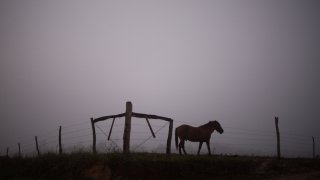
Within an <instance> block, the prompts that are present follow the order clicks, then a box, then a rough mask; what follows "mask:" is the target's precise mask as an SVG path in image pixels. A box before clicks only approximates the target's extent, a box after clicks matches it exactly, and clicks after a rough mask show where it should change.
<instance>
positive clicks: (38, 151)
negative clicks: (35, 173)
mask: <svg viewBox="0 0 320 180" xmlns="http://www.w3.org/2000/svg"><path fill="white" fill-rule="evenodd" d="M34 139H35V141H36V149H37V153H38V157H40V150H39V146H38V137H37V136H35V137H34Z"/></svg>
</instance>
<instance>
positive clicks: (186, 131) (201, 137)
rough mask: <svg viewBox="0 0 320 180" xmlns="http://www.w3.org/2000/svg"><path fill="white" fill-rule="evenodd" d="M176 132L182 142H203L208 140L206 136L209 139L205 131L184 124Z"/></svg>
mask: <svg viewBox="0 0 320 180" xmlns="http://www.w3.org/2000/svg"><path fill="white" fill-rule="evenodd" d="M176 131H177V135H178V137H179V138H181V139H183V140H189V141H205V140H207V139H208V136H209V137H210V135H209V134H208V133H207V131H206V130H204V129H202V128H199V127H193V126H189V125H186V124H183V125H181V126H179V127H177V128H176Z"/></svg>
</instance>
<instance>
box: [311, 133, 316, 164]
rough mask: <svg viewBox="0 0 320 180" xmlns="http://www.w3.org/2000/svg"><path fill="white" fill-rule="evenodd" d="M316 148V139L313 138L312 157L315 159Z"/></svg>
mask: <svg viewBox="0 0 320 180" xmlns="http://www.w3.org/2000/svg"><path fill="white" fill-rule="evenodd" d="M315 151H316V146H315V143H314V137H313V136H312V157H313V159H316V152H315Z"/></svg>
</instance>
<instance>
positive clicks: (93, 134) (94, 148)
mask: <svg viewBox="0 0 320 180" xmlns="http://www.w3.org/2000/svg"><path fill="white" fill-rule="evenodd" d="M91 127H92V152H93V154H97V148H96V128H95V126H94V121H93V118H91Z"/></svg>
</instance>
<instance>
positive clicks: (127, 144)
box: [123, 102, 132, 153]
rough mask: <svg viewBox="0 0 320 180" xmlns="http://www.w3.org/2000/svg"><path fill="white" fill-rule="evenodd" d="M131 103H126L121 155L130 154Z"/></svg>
mask: <svg viewBox="0 0 320 180" xmlns="http://www.w3.org/2000/svg"><path fill="white" fill-rule="evenodd" d="M131 116H132V103H131V102H127V103H126V116H125V125H124V133H123V153H130V131H131Z"/></svg>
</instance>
